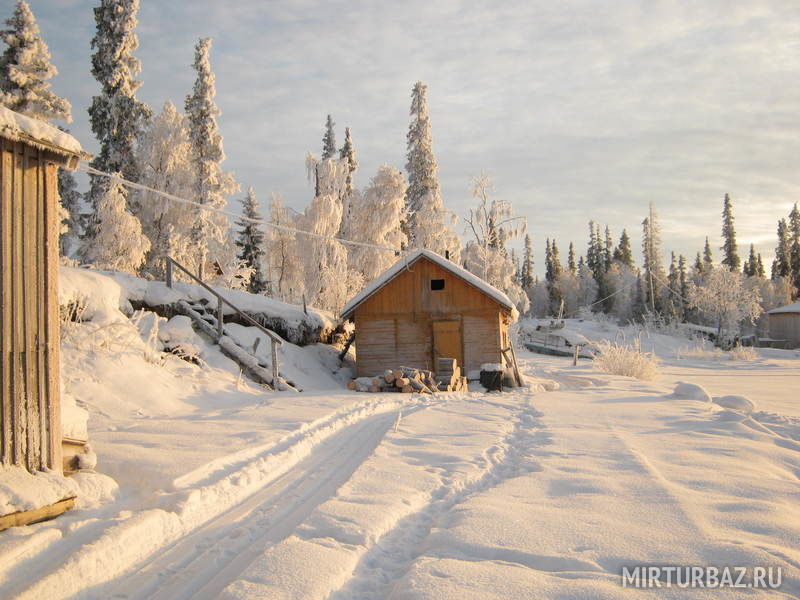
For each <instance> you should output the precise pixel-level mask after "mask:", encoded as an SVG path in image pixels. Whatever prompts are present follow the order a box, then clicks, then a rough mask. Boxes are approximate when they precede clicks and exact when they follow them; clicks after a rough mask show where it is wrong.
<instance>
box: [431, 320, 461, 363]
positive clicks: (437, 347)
mask: <svg viewBox="0 0 800 600" xmlns="http://www.w3.org/2000/svg"><path fill="white" fill-rule="evenodd" d="M433 358H434V365H436V359H439V358H455V359H456V360H457V361H458V366H459V367H461V368H462V369H463V368H464V346H463V344H462V341H461V321H434V323H433Z"/></svg>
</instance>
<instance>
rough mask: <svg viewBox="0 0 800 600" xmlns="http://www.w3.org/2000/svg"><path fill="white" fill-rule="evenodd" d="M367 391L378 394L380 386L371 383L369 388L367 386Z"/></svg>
mask: <svg viewBox="0 0 800 600" xmlns="http://www.w3.org/2000/svg"><path fill="white" fill-rule="evenodd" d="M369 391H370V392H373V393H375V392H380V391H381V386H380V385H379V384H376V383H373V384H372V385H371V386H369Z"/></svg>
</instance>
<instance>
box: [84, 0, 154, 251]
mask: <svg viewBox="0 0 800 600" xmlns="http://www.w3.org/2000/svg"><path fill="white" fill-rule="evenodd" d="M138 12H139V0H100V5H99V6H97V7H95V9H94V19H95V25H96V31H95V35H94V37H93V38H92V48H93V49H94V53H93V54H92V75H93V76H94V78H95V79H96V80H97V81H98V83H100V94H99V95H98V96H94V97H93V98H92V105H91V106H90V107H89V121H90V124H91V126H92V131H93V132H94V134H95V137H96V138H97V141H98V142H99V143H100V151H99V152H98V153H97V154H96V155H95V157H94V159H93V160H92V163H91V164H92V166H93V167H94V168H95V169H99V170H100V171H105V172H106V173H120V174H121V175H122V177H123V178H125V179H128V180H132V181H138V180H139V174H138V170H137V163H136V156H135V146H136V139H137V137H138V135H139V133H140V132H141V130H142V127H143V126H144V123H145V122H146V121H147V120H148V119H149V118H150V109H149V108H148V107H147V105H145V104H144V103H142V102H140V101H139V100H138V99H137V98H136V90H138V89H139V86H140V85H141V82H140V81H137V80H136V79H135V77H136V76H137V75H138V74H139V72H140V71H141V64H140V63H139V59H137V58H136V57H135V56H134V55H133V52H134V50H136V48H138V47H139V40H138V38H137V37H136V33H134V29H135V28H136V24H137V20H136V15H137V13H138ZM104 179H105V178H103V177H100V176H96V175H91V176H90V181H91V184H90V189H89V193H88V197H87V199H88V205H89V206H88V208H89V214H90V215H92V214H93V213H96V212H97V203H98V202H99V199H100V197H101V196H102V195H103V194H105V193H106V188H107V186H106V184H105V183H104ZM101 223H102V221H101V220H99V219H98V218H96V217H95V216H90V217H89V220H88V225H87V227H86V230H85V231H84V240H83V248H82V249H81V255H82V258H84V260H88V259H87V258H86V257H87V256H88V255H87V254H86V253H87V252H90V247H91V246H93V245H95V238H96V236H97V235H98V226H101Z"/></svg>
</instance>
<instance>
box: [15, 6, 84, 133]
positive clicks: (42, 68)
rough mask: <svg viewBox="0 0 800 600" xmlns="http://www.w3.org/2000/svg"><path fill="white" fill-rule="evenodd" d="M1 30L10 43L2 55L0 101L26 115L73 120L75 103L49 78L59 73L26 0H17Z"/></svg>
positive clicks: (36, 117)
mask: <svg viewBox="0 0 800 600" xmlns="http://www.w3.org/2000/svg"><path fill="white" fill-rule="evenodd" d="M5 23H6V25H7V29H3V30H2V31H0V38H2V39H3V41H4V42H5V43H6V49H5V52H3V55H2V56H0V104H2V105H3V106H6V107H8V108H10V109H11V110H15V111H17V112H19V113H22V114H23V115H27V116H29V117H33V118H35V119H41V120H43V121H49V120H52V119H55V120H58V121H65V122H67V123H69V122H71V121H72V107H71V106H70V104H69V102H67V101H66V100H65V99H64V98H61V97H60V96H58V95H56V94H54V93H53V92H52V91H51V90H50V83H48V79H50V78H51V77H53V76H54V75H56V74H57V73H58V71H57V70H56V68H55V67H54V66H53V64H52V63H51V62H50V50H49V49H48V47H47V44H46V43H45V41H44V40H43V39H42V37H41V35H39V26H38V25H37V24H36V18H35V17H34V16H33V12H32V11H31V8H30V6H28V3H27V2H25V0H17V3H16V6H15V8H14V13H13V15H12V16H11V17H10V18H9V19H8V20H7V21H6V22H5Z"/></svg>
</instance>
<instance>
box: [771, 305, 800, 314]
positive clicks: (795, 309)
mask: <svg viewBox="0 0 800 600" xmlns="http://www.w3.org/2000/svg"><path fill="white" fill-rule="evenodd" d="M782 313H800V302H795V303H793V304H787V305H786V306H781V307H779V308H773V309H772V310H771V311H769V312H768V313H767V314H768V315H779V314H782Z"/></svg>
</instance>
